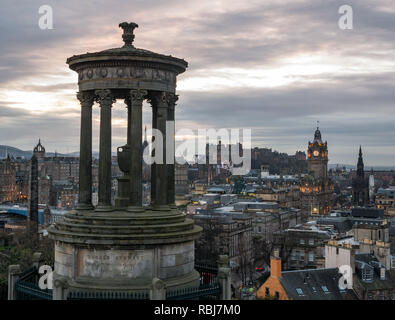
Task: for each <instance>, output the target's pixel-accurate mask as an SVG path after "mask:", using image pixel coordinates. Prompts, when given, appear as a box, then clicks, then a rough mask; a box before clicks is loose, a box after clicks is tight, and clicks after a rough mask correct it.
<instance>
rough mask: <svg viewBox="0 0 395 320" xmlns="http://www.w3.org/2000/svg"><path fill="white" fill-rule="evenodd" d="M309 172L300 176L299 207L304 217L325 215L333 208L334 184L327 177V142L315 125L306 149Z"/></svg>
mask: <svg viewBox="0 0 395 320" xmlns="http://www.w3.org/2000/svg"><path fill="white" fill-rule="evenodd" d="M307 163H308V172H309V174H308V175H306V176H304V177H303V178H301V180H300V191H301V209H302V212H303V213H304V215H305V217H306V218H307V217H308V216H316V215H326V214H328V213H329V212H330V211H331V210H332V208H333V201H334V184H333V182H332V180H331V179H330V178H329V177H328V144H327V142H326V141H325V142H323V141H322V138H321V131H320V130H319V128H318V127H317V130H316V131H315V133H314V140H313V142H309V144H308V150H307Z"/></svg>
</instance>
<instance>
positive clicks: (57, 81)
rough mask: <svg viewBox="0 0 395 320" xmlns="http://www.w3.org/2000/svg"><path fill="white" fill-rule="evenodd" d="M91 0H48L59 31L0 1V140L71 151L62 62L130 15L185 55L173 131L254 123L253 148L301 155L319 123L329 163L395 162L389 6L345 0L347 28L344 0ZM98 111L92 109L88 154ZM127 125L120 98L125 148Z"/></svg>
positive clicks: (73, 133)
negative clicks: (347, 26)
mask: <svg viewBox="0 0 395 320" xmlns="http://www.w3.org/2000/svg"><path fill="white" fill-rule="evenodd" d="M98 3H100V6H97V5H96V4H92V3H90V4H87V5H86V6H84V7H82V8H81V6H80V5H79V3H78V2H77V1H68V2H55V1H48V3H47V4H48V5H50V6H51V7H52V8H53V14H54V18H53V23H54V29H53V30H40V28H39V27H38V19H39V17H40V14H39V13H38V8H39V7H40V6H41V5H42V3H41V2H40V1H30V2H28V3H27V2H23V5H18V6H17V5H16V4H14V3H13V2H11V1H4V2H2V4H1V5H0V6H1V10H2V12H3V13H4V18H3V19H2V21H1V22H0V24H1V28H0V34H1V37H2V39H3V44H4V45H3V46H1V47H0V53H1V55H2V60H1V62H0V70H2V73H1V76H0V114H1V116H2V120H3V121H2V126H1V129H0V135H1V137H2V139H1V141H0V144H2V145H9V146H13V147H18V148H20V149H22V150H31V149H32V148H33V146H34V145H35V144H36V142H37V139H38V137H41V139H42V141H43V143H45V146H46V148H47V150H51V151H55V150H57V151H58V152H59V153H66V152H73V151H77V150H78V141H79V125H80V124H79V108H80V107H79V105H78V101H77V100H76V98H75V92H76V91H77V85H76V76H75V74H73V73H72V72H71V71H70V70H68V67H67V65H66V63H65V61H66V58H67V57H68V56H71V55H72V54H76V53H85V52H87V51H88V50H91V51H92V50H95V51H99V50H103V49H107V48H114V47H120V46H121V45H122V41H121V37H120V36H121V31H120V30H116V29H114V26H116V25H117V23H118V22H119V21H122V20H130V19H133V20H134V21H137V22H138V23H139V28H138V29H136V31H135V34H136V39H135V45H136V47H139V48H147V49H149V50H152V51H156V52H161V53H170V54H172V55H174V56H178V57H181V58H184V59H185V60H187V61H188V62H189V68H188V72H186V73H185V74H182V75H181V76H180V79H179V82H178V84H179V85H178V93H180V100H179V101H178V107H177V108H178V109H177V111H176V119H177V129H179V128H191V129H195V130H196V129H197V128H200V127H202V128H224V127H225V128H235V127H238V128H252V138H253V140H252V146H258V147H267V148H272V149H273V150H278V151H280V152H286V153H289V154H294V153H295V151H296V150H301V151H305V152H306V150H307V142H308V141H309V140H310V141H311V140H312V139H313V133H314V130H315V126H316V121H317V120H319V121H320V129H321V131H322V136H323V140H325V141H328V150H329V159H330V163H344V164H355V163H356V161H357V156H358V149H359V145H362V148H363V153H364V160H365V162H366V166H393V165H394V162H393V158H394V156H395V148H394V145H393V137H394V133H395V131H394V130H395V129H394V127H393V122H394V116H393V113H391V111H392V109H393V105H392V104H393V101H394V94H393V91H391V90H392V87H393V85H394V84H395V83H394V82H395V74H394V72H393V70H394V68H393V67H394V65H395V63H394V62H393V59H391V58H393V56H394V52H395V45H394V43H393V41H391V40H392V37H393V30H394V29H395V23H394V21H395V20H394V15H395V11H394V10H393V9H392V8H391V4H390V2H389V1H376V2H375V5H372V4H370V3H369V2H368V1H349V3H348V4H349V5H351V6H352V7H353V9H354V29H353V30H341V29H339V27H338V24H337V22H338V19H339V17H340V15H339V13H338V8H339V7H340V6H341V5H343V4H344V3H342V2H341V1H330V2H328V1H314V2H313V1H284V2H282V3H281V4H279V3H276V2H274V1H267V3H266V4H265V5H262V3H259V2H249V4H248V5H247V4H241V3H237V2H234V3H233V4H232V5H229V4H228V2H226V3H225V2H224V1H215V2H199V3H194V2H191V1H190V2H188V1H187V2H185V1H183V2H180V1H166V2H161V1H144V2H143V1H133V2H129V3H128V4H125V3H122V2H120V1H119V2H117V5H114V4H113V2H111V4H110V3H109V2H106V1H98ZM153 4H155V6H153ZM106 6H108V7H109V6H111V11H112V15H107V14H106V10H104V9H103V8H106ZM77 8H78V10H77ZM300 21H303V23H300ZM291 31H292V32H291ZM144 111H145V112H144V123H145V124H147V126H148V127H150V121H151V120H150V119H149V109H148V106H147V105H145V106H144ZM98 114H99V108H98V107H97V106H95V107H94V123H93V128H94V140H93V149H94V150H98V136H99V134H98ZM191 119H192V120H191ZM126 120H127V119H126V108H125V106H124V105H123V103H122V102H121V101H118V102H117V104H116V105H115V106H114V108H113V126H114V129H113V143H112V146H113V151H115V149H116V147H117V146H120V145H122V144H124V143H125V139H124V137H125V132H126Z"/></svg>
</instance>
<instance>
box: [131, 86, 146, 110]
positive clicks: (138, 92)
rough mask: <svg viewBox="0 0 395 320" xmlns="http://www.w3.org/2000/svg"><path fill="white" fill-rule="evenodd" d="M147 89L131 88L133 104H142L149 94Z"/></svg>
mask: <svg viewBox="0 0 395 320" xmlns="http://www.w3.org/2000/svg"><path fill="white" fill-rule="evenodd" d="M147 93H148V92H147V90H144V89H133V90H130V100H131V102H132V105H139V106H140V105H141V104H142V103H143V100H144V98H145V96H146V95H147Z"/></svg>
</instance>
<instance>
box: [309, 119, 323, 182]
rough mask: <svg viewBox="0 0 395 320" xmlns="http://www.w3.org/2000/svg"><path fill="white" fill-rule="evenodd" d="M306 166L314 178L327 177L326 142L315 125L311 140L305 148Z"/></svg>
mask: <svg viewBox="0 0 395 320" xmlns="http://www.w3.org/2000/svg"><path fill="white" fill-rule="evenodd" d="M307 168H308V172H309V173H310V174H311V175H313V176H314V178H316V179H318V178H322V179H326V178H327V177H328V144H327V142H326V141H325V142H323V141H322V139H321V131H320V129H319V128H318V127H317V130H316V131H315V133H314V140H313V142H310V141H309V145H308V149H307Z"/></svg>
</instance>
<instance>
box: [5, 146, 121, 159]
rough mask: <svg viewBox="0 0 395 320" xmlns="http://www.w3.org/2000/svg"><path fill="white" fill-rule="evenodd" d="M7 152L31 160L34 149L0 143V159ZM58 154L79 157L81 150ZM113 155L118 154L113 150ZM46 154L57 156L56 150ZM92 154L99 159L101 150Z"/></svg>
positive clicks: (11, 155) (12, 155)
mask: <svg viewBox="0 0 395 320" xmlns="http://www.w3.org/2000/svg"><path fill="white" fill-rule="evenodd" d="M7 154H9V155H10V157H14V158H16V157H23V158H25V159H27V160H29V159H30V158H31V157H32V155H33V151H32V150H31V151H23V150H21V149H18V148H15V147H11V146H4V145H0V159H4V158H6V157H7ZM57 155H58V156H59V157H79V156H80V152H79V151H75V152H70V153H57ZM112 155H113V156H116V155H117V153H116V152H113V153H112ZM46 156H47V157H53V156H55V153H54V152H46ZM92 156H93V158H96V159H98V158H99V152H96V151H93V152H92Z"/></svg>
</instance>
